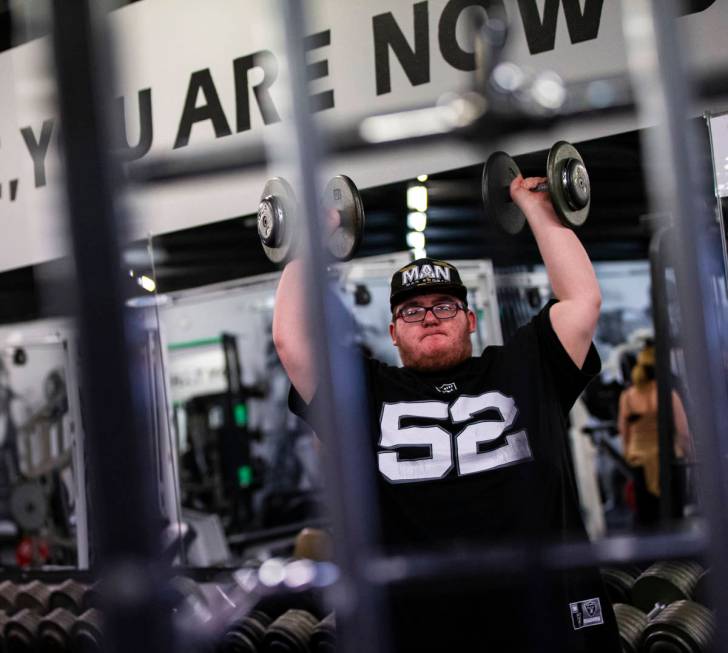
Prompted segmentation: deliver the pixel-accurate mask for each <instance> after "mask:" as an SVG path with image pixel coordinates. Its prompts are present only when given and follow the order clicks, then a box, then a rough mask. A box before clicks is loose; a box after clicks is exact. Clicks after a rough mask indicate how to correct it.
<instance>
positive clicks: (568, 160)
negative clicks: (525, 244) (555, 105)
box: [481, 141, 591, 235]
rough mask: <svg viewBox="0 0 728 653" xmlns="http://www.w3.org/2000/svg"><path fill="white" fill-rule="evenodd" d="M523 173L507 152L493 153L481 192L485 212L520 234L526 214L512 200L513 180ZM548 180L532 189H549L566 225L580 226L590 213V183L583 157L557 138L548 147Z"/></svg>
mask: <svg viewBox="0 0 728 653" xmlns="http://www.w3.org/2000/svg"><path fill="white" fill-rule="evenodd" d="M520 174H521V171H520V169H519V168H518V166H517V165H516V162H515V161H514V160H513V159H512V158H511V157H510V156H509V155H508V154H506V153H505V152H494V153H493V154H491V155H490V156H489V157H488V160H487V161H486V162H485V165H484V166H483V177H482V183H481V192H482V196H483V211H484V213H485V216H486V218H487V219H488V220H495V221H496V222H497V223H498V224H499V225H500V227H501V228H502V229H503V230H504V231H505V232H506V233H509V234H511V235H513V234H517V233H519V232H520V231H521V230H522V229H523V226H524V225H525V224H526V216H525V215H523V212H522V211H521V210H520V209H519V208H518V206H517V205H516V203H515V202H514V201H513V200H512V199H511V192H510V185H511V182H512V181H513V180H514V179H515V178H516V177H517V176H518V175H520ZM546 177H547V178H548V182H543V183H541V184H538V186H535V187H534V188H532V189H531V191H533V192H543V191H548V192H549V194H550V196H551V202H552V203H553V205H554V209H555V211H556V215H558V217H559V219H560V220H561V222H562V223H563V224H564V225H566V226H567V227H571V228H574V227H580V226H581V225H582V224H584V222H585V221H586V219H587V217H588V216H589V208H590V207H591V184H590V183H589V174H588V173H587V170H586V166H585V165H584V160H583V159H582V158H581V155H580V154H579V152H578V151H577V149H576V148H575V147H574V146H573V145H571V144H570V143H567V142H566V141H558V142H557V143H555V144H554V145H553V146H552V147H551V149H550V150H549V154H548V160H547V162H546Z"/></svg>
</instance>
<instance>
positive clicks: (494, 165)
mask: <svg viewBox="0 0 728 653" xmlns="http://www.w3.org/2000/svg"><path fill="white" fill-rule="evenodd" d="M520 174H521V171H520V170H519V168H518V166H517V165H516V162H515V161H514V160H513V159H512V158H511V157H510V156H508V154H506V153H505V152H493V154H491V155H490V156H489V157H488V160H487V161H486V162H485V165H484V166H483V178H482V184H481V192H482V196H483V213H484V214H485V218H486V220H491V221H494V222H496V223H497V224H499V225H500V227H501V228H502V229H503V230H504V231H505V232H506V233H509V234H512V235H513V234H517V233H518V232H520V231H521V230H522V229H523V226H524V225H525V224H526V216H525V215H523V212H522V211H521V209H519V208H518V205H517V204H516V203H515V202H514V201H513V200H512V199H511V191H510V186H511V182H512V181H513V180H514V179H515V178H516V177H517V176H518V175H520Z"/></svg>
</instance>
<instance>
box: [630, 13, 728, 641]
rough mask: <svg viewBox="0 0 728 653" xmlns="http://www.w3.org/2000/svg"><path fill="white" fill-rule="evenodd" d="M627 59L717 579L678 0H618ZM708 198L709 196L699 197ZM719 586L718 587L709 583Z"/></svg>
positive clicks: (696, 170)
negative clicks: (663, 216)
mask: <svg viewBox="0 0 728 653" xmlns="http://www.w3.org/2000/svg"><path fill="white" fill-rule="evenodd" d="M622 11H623V13H624V19H625V37H626V41H627V50H628V62H629V65H630V69H631V71H632V74H633V76H634V81H635V89H636V91H637V93H638V100H639V102H640V105H641V108H642V111H643V113H644V115H645V117H646V118H647V119H649V121H650V122H654V121H655V120H656V121H657V123H658V126H657V128H656V129H654V130H651V132H650V133H649V134H648V135H647V137H648V139H649V140H648V141H647V142H646V146H647V148H648V151H649V153H650V156H649V159H648V161H647V165H646V168H647V172H648V174H649V181H650V184H649V188H650V191H651V194H652V201H653V202H654V203H655V205H656V206H658V207H660V209H661V210H662V212H665V213H672V214H673V215H674V220H675V242H676V243H679V245H680V246H679V247H675V248H674V255H675V260H674V268H675V272H676V278H677V288H678V297H679V303H680V311H681V314H682V316H683V317H684V318H685V319H684V320H683V322H682V331H683V332H682V334H681V336H682V341H683V343H684V347H685V358H686V363H687V377H688V383H689V388H690V389H691V392H690V399H689V401H688V415H689V421H690V425H691V428H692V430H693V433H694V434H695V436H696V438H695V439H696V445H697V449H698V453H699V458H700V461H701V474H700V476H701V478H700V480H701V490H702V505H703V507H704V509H705V513H706V515H707V517H708V518H709V524H710V534H711V538H710V553H711V564H712V565H713V578H714V583H713V587H714V588H722V589H723V588H725V587H728V559H726V556H725V551H726V547H728V513H726V510H725V506H726V505H727V502H728V487H727V486H726V483H728V474H727V473H726V471H727V470H726V460H728V438H726V437H725V436H721V431H722V429H724V428H725V425H726V424H728V396H726V395H727V393H726V378H725V370H724V369H723V367H722V365H723V363H722V356H721V355H720V352H721V340H720V333H719V311H718V307H717V306H716V303H715V297H714V295H713V291H712V280H711V269H710V268H711V265H715V262H714V261H712V260H711V252H712V248H711V247H710V246H709V242H708V238H709V233H710V230H709V226H710V224H711V223H712V216H711V215H710V211H709V210H707V207H708V206H710V199H709V198H707V197H705V191H704V189H705V188H706V186H707V184H705V183H703V180H702V179H701V175H702V174H703V169H702V168H703V164H702V161H701V158H700V157H699V155H698V153H697V152H696V151H695V146H694V144H693V141H692V138H691V134H690V126H689V125H688V124H687V120H686V118H687V116H688V102H689V96H690V93H689V87H688V83H687V80H686V76H685V73H684V70H683V62H682V60H681V58H680V56H681V53H682V52H685V51H687V50H686V48H685V47H684V46H683V45H682V44H681V43H680V42H679V39H678V35H677V33H676V29H677V28H676V25H677V20H675V15H676V11H675V3H674V2H670V1H666V0H623V3H622ZM704 200H708V201H704ZM716 592H717V590H716ZM721 598H723V599H724V598H725V597H720V596H719V595H716V596H715V599H716V602H715V604H716V609H717V619H716V629H717V630H716V637H715V650H716V651H728V619H727V618H726V611H727V610H728V605H726V601H725V600H722V601H721Z"/></svg>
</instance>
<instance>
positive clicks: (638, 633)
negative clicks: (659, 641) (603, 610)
mask: <svg viewBox="0 0 728 653" xmlns="http://www.w3.org/2000/svg"><path fill="white" fill-rule="evenodd" d="M612 607H613V608H614V616H615V617H616V618H617V627H618V628H619V639H620V641H621V642H622V650H623V651H624V653H639V651H640V644H641V643H642V636H643V634H644V632H645V628H647V615H646V614H645V613H644V612H642V610H638V609H637V608H635V607H634V606H633V605H627V604H626V603H615V604H614V605H613V606H612Z"/></svg>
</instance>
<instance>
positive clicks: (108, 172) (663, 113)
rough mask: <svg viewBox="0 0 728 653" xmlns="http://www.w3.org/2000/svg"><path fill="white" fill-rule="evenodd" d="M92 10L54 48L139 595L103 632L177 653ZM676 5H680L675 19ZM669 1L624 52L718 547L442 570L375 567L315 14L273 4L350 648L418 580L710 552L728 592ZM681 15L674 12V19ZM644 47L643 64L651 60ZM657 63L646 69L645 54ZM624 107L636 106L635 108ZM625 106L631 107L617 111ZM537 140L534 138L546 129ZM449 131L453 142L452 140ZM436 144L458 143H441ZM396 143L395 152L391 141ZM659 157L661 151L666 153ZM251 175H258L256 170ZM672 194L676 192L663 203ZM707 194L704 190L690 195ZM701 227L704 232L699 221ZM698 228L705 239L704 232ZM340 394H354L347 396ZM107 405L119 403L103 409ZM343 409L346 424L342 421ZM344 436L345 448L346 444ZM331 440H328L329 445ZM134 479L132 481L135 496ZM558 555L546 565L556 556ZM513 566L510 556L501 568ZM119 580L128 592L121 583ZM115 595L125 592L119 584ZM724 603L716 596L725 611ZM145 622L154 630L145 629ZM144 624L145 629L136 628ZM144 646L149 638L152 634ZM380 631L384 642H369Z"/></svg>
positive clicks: (100, 392) (83, 260)
mask: <svg viewBox="0 0 728 653" xmlns="http://www.w3.org/2000/svg"><path fill="white" fill-rule="evenodd" d="M93 5H94V3H93V2H91V0H79V2H74V3H70V4H69V3H62V2H61V1H60V0H54V3H53V6H54V13H55V20H54V32H53V34H54V41H55V50H56V63H57V68H58V84H59V97H60V100H61V117H62V121H63V124H64V132H63V135H64V149H65V155H66V161H67V181H66V184H67V195H68V206H69V210H70V214H71V220H70V225H71V235H72V240H73V244H74V252H75V263H76V268H77V287H78V295H79V318H80V323H81V324H80V326H81V329H80V331H81V334H82V339H81V344H82V347H83V349H82V360H83V379H82V382H83V389H84V390H83V392H84V398H85V402H84V408H85V417H86V423H87V433H88V440H89V471H90V472H93V474H94V478H95V483H94V485H93V486H92V487H93V491H94V495H93V506H92V513H91V517H92V521H93V524H94V529H93V532H94V534H95V546H94V563H95V568H96V569H99V570H101V571H102V572H105V573H106V575H107V577H108V578H110V579H111V581H112V584H111V587H112V588H117V589H118V588H122V587H126V588H127V589H128V588H129V580H130V579H131V580H132V581H133V583H132V588H133V591H132V592H126V593H123V594H117V596H116V598H117V599H120V598H124V601H123V602H122V601H121V600H116V601H114V602H112V603H110V604H109V615H108V616H109V626H110V634H111V635H112V639H111V641H110V642H109V643H110V644H111V646H112V647H113V650H120V651H121V650H124V651H126V650H134V651H142V650H150V651H152V650H153V651H165V650H170V649H171V648H172V644H171V642H172V641H173V640H172V637H171V626H170V623H169V617H168V615H167V614H166V613H167V611H166V609H165V606H164V604H163V602H162V601H160V600H159V598H158V594H157V593H156V592H155V589H154V586H153V585H154V583H153V582H150V579H157V578H158V577H160V576H163V575H164V568H163V566H162V563H161V561H160V544H159V541H158V539H159V538H158V536H157V532H156V529H155V520H156V519H157V518H158V515H155V514H153V513H152V511H150V509H149V508H150V506H154V505H156V502H155V501H151V500H149V497H151V496H152V487H153V483H152V474H153V472H152V470H151V469H150V465H149V464H148V461H146V460H145V456H146V455H147V453H148V443H147V442H146V432H145V424H144V414H145V410H146V407H145V406H144V405H142V404H140V399H139V397H135V396H134V393H133V391H132V387H131V382H130V379H131V378H132V377H133V375H134V374H136V373H138V370H137V368H136V367H135V364H134V361H135V360H136V358H137V357H136V355H135V348H136V347H137V346H138V342H137V340H136V339H135V333H136V332H135V329H134V326H133V325H132V324H130V322H129V320H128V316H127V315H125V313H124V310H123V304H124V302H123V299H124V297H123V292H122V287H121V283H120V270H121V266H120V254H119V243H120V240H121V238H122V237H123V234H121V233H120V228H119V224H120V222H119V220H118V215H117V212H118V204H117V203H115V201H114V199H115V197H117V188H116V185H115V183H114V181H113V180H114V175H113V174H112V166H111V163H110V161H109V160H108V158H107V154H106V153H107V149H106V142H107V140H106V134H107V132H106V127H105V120H106V116H107V112H106V111H107V110H106V107H105V105H104V101H103V99H104V97H105V91H106V90H107V89H108V83H107V85H103V84H102V79H103V80H108V75H106V72H108V69H107V68H106V67H105V62H107V61H108V60H109V59H108V55H109V52H108V51H106V50H105V49H104V48H103V47H102V45H103V44H106V43H108V41H107V40H106V39H103V38H101V36H102V31H101V27H100V23H97V22H96V21H95V20H94V17H93V12H92V9H93ZM668 5H670V6H668ZM672 5H673V3H672V2H664V0H624V3H623V13H624V15H625V16H626V22H625V32H626V34H627V41H628V44H629V46H630V62H631V70H632V74H633V77H634V78H635V79H636V81H637V82H638V83H637V84H636V88H638V89H639V92H638V93H637V98H636V105H637V107H638V108H640V109H641V110H643V111H645V112H647V113H648V114H649V115H651V116H653V117H654V116H658V118H659V128H658V130H656V131H657V139H656V141H655V147H654V148H653V153H652V157H651V159H650V161H649V162H648V165H647V168H648V169H652V168H654V169H655V170H659V176H658V175H657V174H655V176H654V178H653V179H651V183H652V188H653V189H654V195H655V198H656V199H657V200H658V202H657V204H658V206H661V207H662V208H665V209H667V210H668V211H669V212H671V213H673V214H674V222H675V231H676V233H677V237H678V238H679V240H680V242H681V243H682V247H680V248H677V249H676V251H675V255H676V256H675V260H674V261H673V266H674V268H675V270H676V273H677V277H678V288H679V296H680V306H681V310H682V311H683V314H684V315H688V316H690V319H686V320H684V321H683V327H684V333H683V334H682V335H683V339H684V348H685V355H686V362H687V369H688V378H689V381H690V384H691V386H692V387H693V388H698V387H699V388H700V389H701V391H700V392H694V393H692V395H691V401H690V405H689V411H688V412H689V416H690V421H691V425H692V427H693V431H694V432H695V433H696V435H697V439H698V441H699V443H700V444H701V449H702V450H701V451H700V454H701V461H702V463H703V471H704V478H705V479H706V488H707V491H706V492H705V494H704V496H703V505H704V507H705V509H706V511H705V512H706V516H707V524H708V530H709V537H704V536H703V535H702V534H698V535H695V534H693V535H689V536H687V538H686V536H685V535H661V536H657V537H651V538H640V537H635V538H630V539H629V540H628V542H627V543H625V542H626V541H625V540H624V539H621V540H620V539H618V538H611V539H608V540H606V541H604V542H600V543H598V544H593V545H589V544H586V545H575V546H574V547H571V548H568V547H560V548H557V549H553V550H547V549H545V548H544V549H542V550H541V549H538V548H535V549H534V548H525V549H524V550H523V551H519V552H518V553H519V556H520V557H519V556H516V557H515V558H511V559H510V562H509V564H505V563H506V558H507V557H508V556H507V555H505V554H504V555H496V554H495V553H494V552H491V553H490V554H489V553H488V552H484V553H483V555H481V556H478V555H477V553H475V554H474V555H471V556H469V557H466V558H462V557H460V556H458V557H457V559H453V558H449V557H447V556H439V557H438V556H435V557H430V556H410V557H407V558H404V559H397V558H387V557H381V556H380V555H379V550H378V547H379V542H378V535H377V529H376V525H377V524H378V523H379V519H378V515H377V507H376V502H375V499H374V497H375V488H374V486H373V481H372V479H371V478H370V477H369V476H368V475H366V474H364V473H362V471H361V465H360V461H361V460H362V459H363V458H365V457H366V451H367V441H368V440H367V431H366V419H365V418H366V415H367V411H366V406H365V405H364V396H363V393H362V392H361V388H362V386H361V381H362V379H361V374H360V371H359V370H357V369H356V366H355V361H354V360H353V359H352V358H350V357H349V356H348V355H347V354H346V353H345V352H344V351H343V349H342V348H337V347H336V346H335V345H334V343H335V342H336V337H337V335H338V334H339V333H341V331H342V330H345V329H346V324H345V321H344V320H343V318H342V314H341V310H340V308H339V307H338V306H337V305H336V303H335V302H334V301H333V300H332V298H331V297H330V296H328V295H327V293H326V290H325V289H326V275H325V269H324V264H323V262H322V261H323V260H324V259H323V256H322V251H321V246H320V244H319V243H320V240H319V227H318V220H317V216H318V215H319V206H318V199H317V198H318V192H317V187H316V186H317V184H316V170H317V164H318V152H317V138H316V136H315V133H314V130H313V127H312V121H311V119H310V116H309V115H308V114H307V113H306V111H304V110H303V109H302V107H305V106H307V103H306V101H305V100H306V87H305V86H306V82H305V79H306V78H305V71H304V70H303V69H302V64H301V62H302V61H303V56H302V53H301V52H300V51H299V50H300V48H298V47H297V45H296V44H298V43H300V42H301V41H302V36H303V34H304V31H303V25H304V24H305V16H303V15H302V3H300V2H298V1H297V0H279V1H278V2H277V3H276V7H277V9H278V12H279V15H280V18H281V23H282V25H283V36H284V38H285V41H286V44H287V52H286V54H287V61H288V68H289V72H290V88H289V92H290V100H291V106H292V107H294V112H293V115H292V124H291V127H292V131H291V134H292V140H291V151H292V152H293V156H292V163H293V168H294V171H295V176H296V177H298V180H299V182H300V189H301V191H300V192H301V195H300V198H301V205H302V208H303V211H302V213H303V214H304V215H305V216H306V225H307V227H306V230H305V234H304V236H305V240H306V241H307V246H308V251H309V253H310V256H309V257H308V258H307V261H308V263H307V269H306V276H307V280H308V283H307V288H308V297H307V299H308V306H309V309H310V314H311V316H313V315H317V316H322V318H323V323H324V324H325V328H326V334H327V336H329V337H327V338H322V339H321V342H318V343H317V349H316V352H315V353H316V357H317V360H319V361H320V378H321V383H320V392H319V399H320V403H319V404H318V405H319V411H318V415H317V417H318V430H319V431H320V432H321V435H322V436H323V437H324V438H326V440H327V441H328V443H329V448H330V457H329V461H330V462H329V465H328V469H327V475H328V481H329V483H330V484H334V486H335V487H336V488H337V490H338V491H336V492H332V493H331V497H330V498H331V509H332V516H333V519H334V524H335V531H336V543H337V547H336V550H337V562H338V564H339V567H340V570H341V574H342V576H341V582H340V583H339V585H338V591H337V593H336V594H335V604H336V606H337V610H338V614H339V615H341V620H342V621H343V626H344V628H343V633H344V636H345V640H344V641H343V643H342V644H343V646H342V650H345V651H348V652H351V651H359V650H362V651H363V650H377V651H383V650H386V649H385V645H386V641H387V640H386V633H387V628H386V623H385V621H384V617H385V616H386V615H385V614H384V611H383V610H382V609H381V605H382V603H381V601H379V600H378V596H377V593H378V591H379V589H380V588H381V586H383V585H384V586H386V585H387V584H388V583H390V582H394V581H397V580H402V577H404V579H405V580H406V579H407V578H412V577H415V576H417V577H427V578H432V579H433V580H435V579H437V578H442V577H443V576H450V575H452V574H453V573H455V572H458V573H466V574H472V573H476V574H482V575H483V576H484V577H487V576H489V575H492V574H496V573H502V572H503V570H504V569H508V570H510V571H511V572H513V573H518V571H519V569H520V570H523V569H525V568H527V569H529V570H530V571H531V572H533V571H534V570H536V572H539V571H540V570H544V569H549V568H560V569H564V568H575V567H579V566H583V565H585V564H594V563H598V562H609V561H615V562H616V561H620V560H621V561H625V562H626V561H627V560H628V559H635V558H638V559H647V558H649V556H650V553H655V554H657V555H659V556H660V557H670V556H673V555H674V556H676V557H682V556H687V555H698V554H700V553H701V552H703V551H705V549H706V547H707V548H708V549H709V550H710V553H711V554H712V555H711V562H712V563H713V567H714V574H715V583H714V586H715V587H728V558H725V557H724V552H725V550H726V548H728V546H727V545H728V515H726V514H725V512H724V510H723V507H724V506H725V505H728V488H727V487H726V484H727V483H728V475H726V473H725V471H726V470H725V468H724V462H723V461H724V460H725V459H726V456H727V455H728V441H726V439H725V438H723V439H721V437H720V429H719V427H720V425H721V424H726V423H728V397H726V383H725V374H724V370H723V369H722V368H721V367H720V361H719V359H718V357H717V356H714V355H712V353H713V352H715V351H719V346H720V342H719V339H718V333H717V324H718V322H717V310H718V309H717V307H716V306H715V300H714V298H713V296H712V294H711V292H710V287H709V286H710V279H709V274H710V273H709V271H708V269H707V266H705V265H704V261H702V260H701V256H702V255H703V253H704V251H705V241H704V232H705V230H704V229H702V228H701V227H700V225H703V224H705V220H707V219H708V218H707V216H706V211H704V210H703V209H702V208H701V203H700V202H699V201H698V200H699V197H700V193H701V192H702V191H700V190H699V189H701V188H702V187H703V186H702V185H701V184H700V183H699V182H700V180H699V179H697V175H699V170H700V168H699V167H698V166H696V165H694V162H695V160H696V159H695V156H694V152H693V151H692V145H691V140H690V136H689V134H688V133H686V130H685V129H684V124H683V121H684V119H685V118H686V116H687V111H686V106H687V100H686V98H687V97H688V91H687V89H688V84H687V79H686V77H685V75H684V74H683V73H681V67H680V63H681V62H680V61H679V59H678V53H679V51H680V48H679V45H678V43H677V36H676V34H675V26H674V20H673V16H674V15H675V13H674V7H672ZM671 8H672V11H671ZM645 48H647V50H645ZM645 55H647V56H645ZM624 105H625V106H627V105H629V106H630V107H631V105H632V99H631V98H630V99H629V101H627V100H625V101H624ZM623 108H624V107H623ZM536 126H537V127H538V125H536ZM452 131H453V132H454V133H455V132H457V130H452ZM437 137H438V138H439V137H451V134H450V133H449V130H447V129H444V130H443V132H442V133H441V134H438V135H437ZM389 145H401V143H399V142H398V143H390V144H389ZM657 145H659V147H658V146H657ZM346 147H349V150H350V151H354V150H357V149H363V148H364V147H368V144H366V143H364V144H362V143H361V142H358V141H355V139H354V140H352V144H351V145H350V146H347V145H346V144H344V145H343V146H341V147H340V149H345V148H346ZM262 158H264V156H263V152H262V150H260V149H258V150H254V151H253V152H252V153H251V154H250V155H249V156H247V158H246V157H242V158H234V160H232V161H231V162H227V163H226V162H224V161H223V162H220V161H213V162H212V163H206V162H204V161H202V162H197V163H196V164H195V165H193V166H191V167H190V168H189V169H187V170H182V169H177V170H175V169H170V168H169V167H167V168H165V167H164V166H162V167H161V169H157V170H156V171H155V170H147V171H146V173H143V174H141V173H140V174H139V181H150V180H155V179H156V180H164V179H169V178H171V177H176V178H179V177H183V176H186V175H188V174H198V173H204V172H219V171H221V170H226V169H240V168H241V167H245V165H249V164H250V165H252V164H253V163H254V164H255V165H259V164H260V161H261V159H262ZM251 162H253V163H251ZM666 189H667V191H666ZM696 189H698V190H696ZM696 216H697V219H696ZM696 224H697V225H698V226H696ZM344 380H345V382H343V381H344ZM110 397H113V401H110V400H109V398H110ZM337 405H346V406H348V407H349V410H348V411H346V413H345V414H343V411H336V410H335V406H337ZM342 432H343V433H347V437H346V442H344V440H343V439H342V438H339V437H337V434H338V433H342ZM327 436H328V437H327ZM132 478H133V479H134V482H133V483H128V482H126V481H127V479H132ZM549 551H551V552H550V553H549ZM504 556H505V557H504ZM122 578H123V581H124V582H123V583H122V582H120V579H122ZM114 580H116V581H117V582H118V584H117V585H114V584H113V581H114ZM718 598H723V597H722V596H721V597H716V599H718ZM716 605H717V608H718V619H717V624H718V633H717V637H716V649H715V650H716V651H728V620H726V619H725V618H724V616H725V610H726V607H727V606H726V602H725V601H716ZM140 623H144V628H141V627H139V624H140ZM132 626H135V627H132ZM142 633H143V635H142ZM373 633H378V634H380V635H381V637H382V641H381V642H378V643H375V642H373V641H372V635H373Z"/></svg>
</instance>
